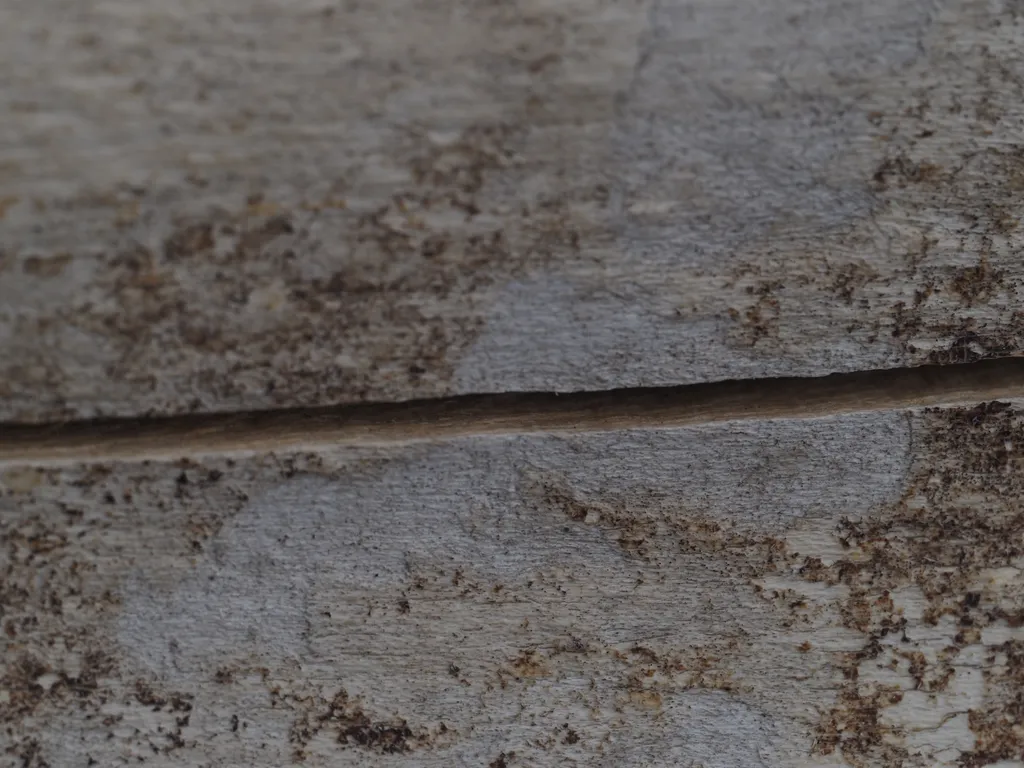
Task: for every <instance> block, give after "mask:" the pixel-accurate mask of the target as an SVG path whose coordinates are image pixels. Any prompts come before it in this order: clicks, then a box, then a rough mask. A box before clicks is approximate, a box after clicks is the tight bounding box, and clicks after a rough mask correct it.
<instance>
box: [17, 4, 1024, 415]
mask: <svg viewBox="0 0 1024 768" xmlns="http://www.w3.org/2000/svg"><path fill="white" fill-rule="evenodd" d="M1022 56H1024V33H1022V26H1021V21H1020V7H1019V3H1017V2H1013V1H1011V0H992V1H991V2H990V1H988V0H986V1H985V2H981V1H974V0H947V1H945V2H941V1H939V0H903V1H902V2H892V1H891V0H866V1H862V2H847V1H846V0H828V1H827V2H824V3H822V2H814V3H810V2H805V0H769V1H768V2H765V0H727V1H725V2H723V0H659V2H646V1H644V0H637V1H635V2H611V0H572V1H571V2H563V1H562V0H559V2H552V1H551V0H517V1H515V2H488V1H487V0H442V1H441V2H437V1H436V0H430V1H429V2H428V1H427V0H423V1H422V2H413V1H411V0H410V1H408V2H400V1H399V0H380V1H378V2H373V3H369V2H367V3H357V2H342V3H338V2H331V3H324V2H320V1H319V0H317V2H312V0H298V1H297V0H287V1H285V0H280V1H271V0H263V1H261V2H250V0H223V1H222V2H217V3H214V4H209V3H199V2H186V1H185V0H176V1H174V2H166V1H165V0H160V1H159V2H158V1H157V0H107V1H106V2H102V3H80V2H77V1H76V0H7V2H5V3H4V4H3V6H2V7H0V200H2V203H0V211H2V219H0V418H3V419H26V420H45V419H52V418H59V417H67V416H71V417H89V416H96V415H131V414H139V413H148V412H154V413H171V412H182V411H189V410H201V409H235V408H256V407H272V406H280V405H297V404H310V403H326V402H347V401H357V400H363V399H371V400H373V399H388V400H392V399H403V398H408V397H425V396H436V395H441V394H451V393H466V392H476V391H499V390H500V391H507V390H575V389H596V388H604V387H616V386H631V385H653V384H673V383H686V382H693V381H710V380H717V379H722V378H730V377H751V376H752V377H761V376H771V375H779V374H817V373H823V372H829V371H834V370H855V369H864V368H872V367H886V366H895V365H903V364H914V363H920V362H927V361H930V360H931V361H937V362H952V361H962V360H969V359H976V358H978V357H983V356H993V355H1003V354H1013V353H1016V352H1017V351H1019V349H1020V341H1021V331H1022V317H1024V316H1022V314H1021V311H1020V309H1019V306H1020V299H1019V295H1018V293H1019V285H1020V277H1021V267H1020V261H1019V258H1018V254H1019V252H1020V249H1021V245H1022V243H1021V231H1020V229H1019V228H1018V218H1019V212H1018V207H1019V206H1018V204H1017V203H1018V200H1017V198H1018V197H1019V195H1020V191H1021V189H1022V188H1024V155H1022V150H1021V143H1020V142H1021V131H1022V125H1024V123H1022V118H1024V107H1022V106H1021V105H1022V103H1024V94H1022V87H1021V83H1022V76H1024V62H1022Z"/></svg>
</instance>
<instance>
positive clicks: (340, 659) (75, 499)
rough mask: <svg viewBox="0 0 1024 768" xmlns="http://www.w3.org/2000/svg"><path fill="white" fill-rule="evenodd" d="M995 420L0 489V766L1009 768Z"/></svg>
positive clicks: (671, 433)
mask: <svg viewBox="0 0 1024 768" xmlns="http://www.w3.org/2000/svg"><path fill="white" fill-rule="evenodd" d="M1019 407H1020V404H1017V405H1011V404H1008V403H1001V404H1000V403H989V404H983V405H979V406H975V407H971V408H956V409H943V410H930V411H916V412H908V411H901V410H893V411H887V412H877V413H870V414H864V413H862V414H849V415H843V416H833V417H828V418H821V419H816V420H800V421H797V420H789V421H787V420H777V421H772V422H750V423H742V424H739V423H732V424H718V425H705V426H700V427H688V428H678V429H668V430H632V431H629V430H626V431H616V432H612V433H607V434H587V435H569V436H551V435H531V436H474V437H465V438H460V439H449V440H435V441H433V442H425V443H420V444H417V445H406V446H392V447H389V448H370V447H362V448H360V447H349V448H346V449H335V450H324V451H318V452H305V453H294V452H281V453H279V454H276V455H275V454H263V455H259V456H252V457H249V458H245V459H242V458H238V459H231V458H225V457H222V458H217V459H205V460H202V461H194V460H184V461H181V462H170V463H168V462H121V463H92V464H80V465H77V466H72V467H65V468H40V467H35V466H32V465H31V464H27V465H22V466H7V467H5V468H4V470H3V473H2V475H0V483H2V486H0V487H2V489H3V490H2V495H0V512H2V514H0V525H2V526H3V531H2V541H3V542H4V547H3V550H2V552H0V569H2V570H0V572H2V574H3V581H2V589H3V593H2V596H0V597H2V599H0V605H2V607H3V616H2V619H0V627H2V632H0V643H2V648H3V658H4V661H5V664H4V665H3V670H2V672H0V676H2V679H0V718H2V728H0V754H2V755H4V756H5V758H6V759H8V760H9V761H10V764H20V765H23V766H29V768H38V767H39V766H43V765H51V766H55V765H60V766H77V765H93V764H98V765H103V766H117V765H148V766H218V767H219V766H243V765H244V766H256V767H257V768H260V767H262V766H281V765H306V766H334V765H352V766H474V767H475V766H490V767H491V768H502V767H505V768H518V767H519V766H564V765H581V766H582V765H586V766H698V765H699V766H704V767H705V768H735V767H736V766H843V765H845V766H857V767H862V766H923V767H931V766H943V765H946V766H963V767H971V768H979V767H980V766H1004V767H1005V766H1011V765H1019V764H1020V763H1019V762H1015V761H1020V760H1021V759H1022V758H1024V740H1022V737H1021V733H1020V712H1021V706H1022V704H1021V696H1022V691H1024V631H1022V629H1021V626H1022V624H1024V575H1022V574H1024V571H1022V569H1024V518H1022V513H1021V508H1020V503H1019V500H1020V498H1021V495H1022V493H1024V487H1022V478H1024V471H1022V461H1024V452H1022V446H1024V412H1022V411H1021V410H1019Z"/></svg>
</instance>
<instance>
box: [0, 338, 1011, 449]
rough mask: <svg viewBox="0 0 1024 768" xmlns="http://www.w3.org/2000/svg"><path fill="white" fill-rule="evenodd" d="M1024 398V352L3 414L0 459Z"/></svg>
mask: <svg viewBox="0 0 1024 768" xmlns="http://www.w3.org/2000/svg"><path fill="white" fill-rule="evenodd" d="M999 398H1024V358H1011V359H1003V360H988V361H983V362H978V363H967V364H961V365H950V366H922V367H917V368H897V369H888V370H879V371H863V372H857V373H838V374H831V375H829V376H821V377H814V378H770V379H748V380H736V381H721V382H714V383H708V384H691V385H684V386H678V387H657V388H654V387H651V388H635V389H615V390H607V391H602V392H574V393H566V394H556V393H553V392H526V393H507V394H492V395H464V396H458V397H450V398H443V399H437V400H418V401H409V402H402V403H372V404H357V405H339V406H324V407H315V408H287V409H279V410H270V411H246V412H240V413H205V414H189V415H183V416H169V417H156V418H129V419H106V420H95V421H72V422H65V423H59V424H0V463H6V464H10V463H22V462H32V463H62V462H69V461H99V460H118V459H128V460H131V459H136V460H142V459H168V458H179V457H183V456H186V455H188V456H196V455H209V454H219V453H236V452H251V451H264V450H276V449H283V448H316V447H324V446H331V445H382V444H394V443H405V442H413V441H422V440H434V439H439V438H452V437H462V436H467V435H495V434H529V433H537V432H552V433H558V432H594V431H607V430H613V429H630V428H645V429H650V428H655V429H657V428H667V427H681V426H690V425H696V424H711V423H716V422H722V421H747V420H752V419H788V418H792V419H804V418H817V417H822V416H830V415H835V414H843V413H856V412H863V411H878V410H887V409H899V408H916V407H924V406H936V405H956V404H965V403H977V402H979V401H983V400H994V399H999Z"/></svg>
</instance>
